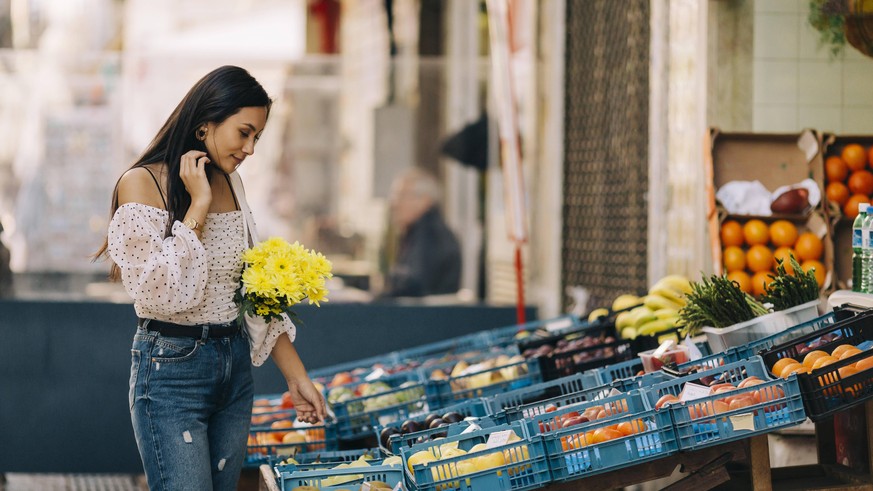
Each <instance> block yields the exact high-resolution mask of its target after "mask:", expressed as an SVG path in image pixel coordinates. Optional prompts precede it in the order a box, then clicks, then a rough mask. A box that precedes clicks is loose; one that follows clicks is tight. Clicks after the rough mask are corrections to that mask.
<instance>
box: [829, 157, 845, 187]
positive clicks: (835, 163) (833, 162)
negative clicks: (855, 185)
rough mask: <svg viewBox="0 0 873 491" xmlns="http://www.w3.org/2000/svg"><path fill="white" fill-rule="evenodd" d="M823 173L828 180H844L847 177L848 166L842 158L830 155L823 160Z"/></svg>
mask: <svg viewBox="0 0 873 491" xmlns="http://www.w3.org/2000/svg"><path fill="white" fill-rule="evenodd" d="M825 175H827V176H828V182H840V181H845V180H846V178H847V177H849V166H848V165H846V162H844V161H843V159H842V158H840V157H837V156H836V155H831V156H830V157H828V159H827V160H825Z"/></svg>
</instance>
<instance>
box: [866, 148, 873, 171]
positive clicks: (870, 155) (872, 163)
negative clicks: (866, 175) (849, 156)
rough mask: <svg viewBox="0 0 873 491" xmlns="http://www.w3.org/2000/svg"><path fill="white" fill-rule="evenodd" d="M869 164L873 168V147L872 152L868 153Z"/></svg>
mask: <svg viewBox="0 0 873 491" xmlns="http://www.w3.org/2000/svg"><path fill="white" fill-rule="evenodd" d="M867 163H868V164H870V167H873V145H871V146H870V151H868V152H867Z"/></svg>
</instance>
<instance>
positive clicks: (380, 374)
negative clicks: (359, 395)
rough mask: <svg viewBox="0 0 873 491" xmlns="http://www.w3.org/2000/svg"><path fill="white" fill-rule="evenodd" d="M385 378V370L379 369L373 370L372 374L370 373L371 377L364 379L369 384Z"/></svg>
mask: <svg viewBox="0 0 873 491" xmlns="http://www.w3.org/2000/svg"><path fill="white" fill-rule="evenodd" d="M384 376H385V370H382V369H381V368H377V369H375V370H373V371H372V372H370V374H369V375H367V376H366V377H364V380H366V381H368V382H369V381H371V380H378V379H380V378H382V377H384Z"/></svg>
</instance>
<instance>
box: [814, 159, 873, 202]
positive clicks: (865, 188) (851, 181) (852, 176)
mask: <svg viewBox="0 0 873 491" xmlns="http://www.w3.org/2000/svg"><path fill="white" fill-rule="evenodd" d="M871 167H873V146H870V147H869V148H866V149H865V148H864V147H863V146H861V145H859V144H857V143H850V144H848V145H846V146H844V147H843V148H842V150H841V151H839V152H838V154H834V155H830V156H829V157H828V158H827V159H825V177H826V181H825V194H826V195H827V198H828V200H829V201H831V202H833V203H834V204H835V205H837V206H838V207H839V208H840V209H841V210H843V214H844V215H845V216H846V217H848V218H855V217H856V216H857V215H858V205H859V204H861V203H870V199H871V196H873V172H871V171H870V168H871Z"/></svg>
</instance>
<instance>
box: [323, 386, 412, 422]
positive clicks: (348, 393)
mask: <svg viewBox="0 0 873 491" xmlns="http://www.w3.org/2000/svg"><path fill="white" fill-rule="evenodd" d="M407 387H408V388H407ZM404 388H407V389H406V390H398V389H404ZM385 392H389V393H387V394H384V395H382V396H378V395H379V394H382V393H385ZM373 396H378V397H373ZM423 397H424V387H422V385H421V384H420V383H418V382H415V381H407V382H404V383H402V384H401V385H400V386H399V387H397V388H396V389H395V388H394V387H391V386H390V385H388V384H387V383H385V382H382V381H376V382H364V383H361V384H358V385H357V386H355V387H354V389H352V388H351V387H350V386H346V385H341V386H339V387H334V388H332V389H330V391H328V394H327V402H328V404H330V405H331V406H335V405H337V404H346V408H347V410H348V413H349V414H350V415H351V414H358V413H363V412H370V411H377V410H380V409H385V408H388V407H392V406H397V405H400V404H407V403H413V402H417V401H419V400H421V399H422V398H423Z"/></svg>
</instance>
